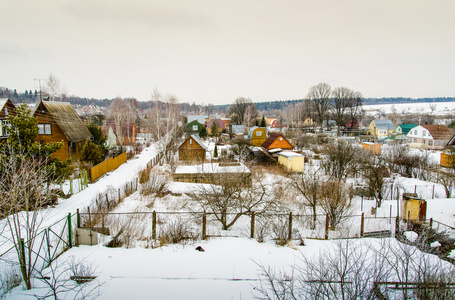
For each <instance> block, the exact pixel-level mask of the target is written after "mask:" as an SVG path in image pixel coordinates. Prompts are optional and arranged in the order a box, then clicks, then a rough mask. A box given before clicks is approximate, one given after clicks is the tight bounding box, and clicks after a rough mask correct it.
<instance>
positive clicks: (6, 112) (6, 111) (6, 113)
mask: <svg viewBox="0 0 455 300" xmlns="http://www.w3.org/2000/svg"><path fill="white" fill-rule="evenodd" d="M7 115H8V107H5V116H7Z"/></svg>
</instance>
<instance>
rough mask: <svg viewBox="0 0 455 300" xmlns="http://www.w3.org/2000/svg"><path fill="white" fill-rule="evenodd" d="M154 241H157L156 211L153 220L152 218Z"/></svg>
mask: <svg viewBox="0 0 455 300" xmlns="http://www.w3.org/2000/svg"><path fill="white" fill-rule="evenodd" d="M152 239H154V240H156V211H153V218H152Z"/></svg>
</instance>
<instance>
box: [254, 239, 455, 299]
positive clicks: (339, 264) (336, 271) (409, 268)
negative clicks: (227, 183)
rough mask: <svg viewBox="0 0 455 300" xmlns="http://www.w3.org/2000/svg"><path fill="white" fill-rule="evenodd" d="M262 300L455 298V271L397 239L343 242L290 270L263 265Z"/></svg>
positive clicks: (305, 256)
mask: <svg viewBox="0 0 455 300" xmlns="http://www.w3.org/2000/svg"><path fill="white" fill-rule="evenodd" d="M258 265H259V267H260V269H261V273H260V281H259V285H258V286H257V288H256V291H257V293H258V294H256V296H257V297H259V298H261V299H263V298H264V299H283V300H284V299H422V300H423V299H455V293H454V284H455V268H454V267H453V265H451V264H449V263H447V262H444V261H442V260H440V259H439V258H438V257H436V256H433V255H429V254H426V253H423V252H420V250H418V249H417V248H416V247H414V246H411V245H407V244H402V243H400V242H398V241H396V240H393V239H383V240H380V241H372V242H367V241H365V240H338V241H337V242H335V243H333V244H332V245H331V247H330V248H329V247H328V248H326V249H324V250H322V251H320V253H319V254H318V255H317V256H309V255H304V254H302V256H301V257H300V259H298V260H297V261H296V263H295V264H294V265H293V266H291V267H290V271H287V272H286V271H282V270H277V269H274V268H272V267H270V266H268V265H265V264H260V263H258Z"/></svg>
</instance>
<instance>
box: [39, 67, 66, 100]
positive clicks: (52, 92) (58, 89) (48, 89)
mask: <svg viewBox="0 0 455 300" xmlns="http://www.w3.org/2000/svg"><path fill="white" fill-rule="evenodd" d="M44 90H45V93H47V94H48V95H49V100H50V101H63V100H64V99H65V98H66V90H65V88H64V87H63V86H62V85H61V83H60V80H59V79H58V78H57V77H55V76H54V75H52V74H50V75H49V77H48V78H47V79H46V85H45V87H44Z"/></svg>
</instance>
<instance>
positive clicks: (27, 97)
mask: <svg viewBox="0 0 455 300" xmlns="http://www.w3.org/2000/svg"><path fill="white" fill-rule="evenodd" d="M0 98H9V99H11V101H13V103H37V102H38V101H39V99H40V94H39V92H38V91H37V90H34V91H32V90H29V91H25V92H17V90H16V89H13V90H11V89H8V88H0ZM63 100H64V101H68V102H70V103H71V104H73V105H76V104H78V105H98V106H102V107H107V106H109V105H110V103H111V101H112V99H94V98H81V97H78V96H65V97H64V99H63ZM302 101H303V99H295V100H276V101H269V102H255V103H254V104H256V108H257V109H258V110H259V111H270V110H284V109H285V108H286V107H288V106H289V105H291V104H296V103H299V102H302ZM453 101H455V97H437V98H417V99H415V98H403V97H389V98H365V99H364V102H363V104H364V105H376V104H399V103H422V102H453ZM139 104H140V105H141V108H142V109H147V108H148V105H149V104H148V102H142V101H141V102H139ZM229 105H230V103H229V104H223V105H209V106H211V107H210V110H214V111H227V110H228V108H229ZM180 106H181V110H182V111H196V106H198V105H196V104H194V103H193V104H190V103H186V102H185V103H181V104H180Z"/></svg>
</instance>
